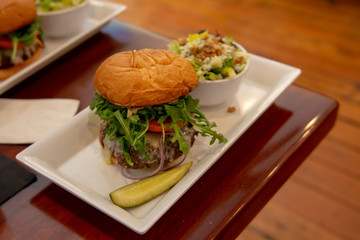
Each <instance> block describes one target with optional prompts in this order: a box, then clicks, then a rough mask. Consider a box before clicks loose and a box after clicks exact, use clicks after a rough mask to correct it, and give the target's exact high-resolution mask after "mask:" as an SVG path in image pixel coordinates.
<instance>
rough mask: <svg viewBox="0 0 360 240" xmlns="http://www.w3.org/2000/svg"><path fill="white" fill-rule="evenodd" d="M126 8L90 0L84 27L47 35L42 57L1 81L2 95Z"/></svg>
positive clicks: (121, 5) (92, 33) (86, 37)
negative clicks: (62, 34) (57, 35)
mask: <svg viewBox="0 0 360 240" xmlns="http://www.w3.org/2000/svg"><path fill="white" fill-rule="evenodd" d="M125 9H126V6H125V5H123V4H117V3H111V2H105V1H98V0H90V11H89V17H88V18H87V19H86V22H85V24H84V26H83V28H82V29H81V30H80V31H79V32H78V33H76V34H75V35H72V36H69V37H65V38H46V37H45V39H44V42H45V47H44V48H43V49H42V55H41V57H40V58H39V59H38V60H37V61H35V62H33V63H32V64H30V65H29V66H27V67H25V68H24V69H22V70H21V71H19V72H17V73H16V74H14V75H12V76H11V77H9V78H7V79H5V80H3V81H0V95H1V94H3V93H4V92H6V91H7V90H9V89H10V88H12V87H14V86H16V85H17V84H19V83H20V82H22V81H24V80H25V79H26V78H27V77H29V76H31V75H32V74H34V73H36V72H37V71H39V70H40V69H42V68H44V67H45V66H47V65H48V64H50V63H51V62H53V61H54V60H56V59H58V58H59V57H61V56H62V55H64V54H65V53H67V52H69V51H70V50H71V49H73V48H75V47H76V46H78V45H79V44H80V43H82V42H84V41H85V40H86V39H88V38H90V37H92V36H93V35H95V34H96V33H97V32H98V31H99V30H100V29H101V28H102V27H103V26H104V25H105V24H107V23H108V22H109V21H110V20H111V19H113V18H114V17H115V16H117V15H118V14H120V13H121V12H123V11H125ZM45 34H46V33H45Z"/></svg>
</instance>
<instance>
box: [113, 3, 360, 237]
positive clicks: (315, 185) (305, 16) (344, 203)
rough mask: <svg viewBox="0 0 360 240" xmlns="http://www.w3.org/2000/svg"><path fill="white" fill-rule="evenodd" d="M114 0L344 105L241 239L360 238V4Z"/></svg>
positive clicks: (140, 21) (132, 13) (136, 20)
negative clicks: (220, 41)
mask: <svg viewBox="0 0 360 240" xmlns="http://www.w3.org/2000/svg"><path fill="white" fill-rule="evenodd" d="M113 1H117V2H121V3H124V4H126V5H127V6H128V9H127V10H126V12H124V13H123V14H121V15H120V16H119V17H118V19H120V20H123V21H127V22H130V23H133V24H136V25H138V26H141V27H144V28H147V29H149V30H151V31H154V32H157V33H160V34H163V35H167V36H169V37H173V38H177V37H181V36H186V35H187V34H188V33H191V32H196V31H198V30H199V29H208V30H210V31H216V30H217V31H218V32H220V33H222V34H223V35H226V36H232V37H234V39H235V40H236V41H238V42H239V43H241V44H242V45H243V46H244V47H245V48H246V49H247V50H248V51H249V52H251V53H254V54H257V55H261V56H264V57H267V58H271V59H274V60H277V61H281V62H284V63H287V64H290V65H293V66H296V67H299V68H301V69H302V74H301V76H300V77H299V78H298V79H297V80H296V81H295V83H296V84H298V85H301V86H304V87H306V88H309V89H312V90H315V91H317V92H320V93H322V94H325V95H327V96H329V97H332V98H334V99H336V100H337V101H339V103H340V109H339V115H338V121H337V123H336V125H335V127H334V128H333V130H332V131H331V132H330V133H329V135H328V136H327V137H326V138H325V139H324V140H323V141H322V143H321V144H320V145H319V146H318V147H317V148H316V149H315V151H314V152H313V153H312V154H311V155H310V156H309V158H308V159H307V160H306V161H305V162H304V163H303V164H302V165H301V166H300V168H299V169H298V170H297V171H296V172H295V174H294V175H293V176H292V177H291V178H290V179H289V180H288V181H287V182H286V183H285V185H284V186H283V187H282V188H281V189H280V191H279V192H278V193H277V194H276V195H275V196H274V198H273V199H272V200H271V201H270V202H269V203H268V205H267V206H265V208H264V209H263V210H262V211H261V212H260V213H259V214H258V216H257V217H256V218H255V219H254V220H253V221H252V222H251V224H250V225H249V226H248V227H247V228H246V229H245V231H244V232H243V233H242V234H241V235H240V236H239V237H238V240H247V239H255V240H257V239H259V240H260V239H264V240H265V239H266V240H269V239H301V240H306V239H341V240H343V239H344V240H345V239H354V240H355V239H360V1H357V0H353V1H350V0H333V1H330V0H328V1H326V0H302V1H294V0H274V1H272V0H267V1H266V0H263V1H261V0H242V1H240V0H239V1H236V0H223V1H220V0H206V1H203V0H199V1H193V0H191V1H190V0H185V1H170V0H169V1H165V0H153V1H140V0H128V1H126V0H113Z"/></svg>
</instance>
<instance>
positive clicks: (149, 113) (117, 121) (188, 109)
mask: <svg viewBox="0 0 360 240" xmlns="http://www.w3.org/2000/svg"><path fill="white" fill-rule="evenodd" d="M95 95H96V97H95V98H93V100H92V104H90V109H91V110H94V109H96V111H95V114H97V115H98V116H99V117H100V119H101V120H104V121H105V122H107V126H106V128H105V132H106V134H107V135H108V136H109V138H110V139H112V140H118V141H119V142H120V144H121V147H122V149H123V152H124V156H125V158H126V161H127V163H128V164H129V165H133V162H132V161H131V159H130V154H129V147H130V146H132V147H133V148H134V149H135V150H138V151H139V152H140V154H145V155H146V157H147V159H149V154H148V153H147V151H146V139H145V133H146V131H147V130H148V127H149V121H150V120H153V119H156V120H157V122H158V123H159V124H161V126H162V128H163V129H164V121H165V120H167V119H168V120H171V125H170V127H171V128H173V129H174V132H175V134H174V136H173V138H172V139H171V141H172V142H175V141H177V142H178V143H179V146H180V151H181V152H182V153H183V154H184V155H187V154H188V151H189V146H188V144H187V143H186V142H185V140H184V138H183V137H182V135H181V130H180V127H179V125H178V124H177V122H179V121H182V122H183V123H187V122H188V123H190V124H192V125H193V126H195V127H196V128H197V129H198V131H199V134H200V135H201V136H204V137H206V136H210V137H211V140H210V144H213V143H214V142H215V141H216V140H218V141H219V143H225V142H227V139H226V138H225V137H224V136H223V135H222V134H219V133H217V132H216V131H215V130H213V129H212V128H214V127H216V124H215V123H213V122H209V121H208V120H207V119H206V117H205V116H204V114H203V113H202V112H201V111H200V108H199V105H198V104H199V100H198V99H193V98H192V97H191V96H187V97H184V98H180V99H178V100H177V101H174V102H171V103H167V104H162V105H155V106H151V107H143V108H141V109H140V110H138V111H137V112H136V113H133V114H132V115H131V116H128V108H126V107H120V106H117V105H114V104H112V103H110V102H109V101H107V100H106V99H105V98H103V97H101V96H100V95H99V94H97V93H95ZM163 134H164V131H163Z"/></svg>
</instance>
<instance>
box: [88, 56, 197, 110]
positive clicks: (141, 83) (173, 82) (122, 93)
mask: <svg viewBox="0 0 360 240" xmlns="http://www.w3.org/2000/svg"><path fill="white" fill-rule="evenodd" d="M197 84H198V78H197V76H196V73H195V71H194V69H193V67H192V66H191V64H190V62H189V61H188V60H186V59H185V58H184V57H181V56H180V55H178V54H176V53H173V52H169V51H166V50H154V49H142V50H138V51H128V52H121V53H117V54H114V55H112V56H110V57H109V58H107V59H106V60H105V61H104V62H103V63H102V64H101V65H100V67H99V68H98V69H97V71H96V73H95V79H94V87H95V90H96V92H97V93H98V94H100V95H101V96H102V97H104V98H105V99H107V100H108V101H109V102H111V103H113V104H115V105H119V106H123V107H146V106H152V105H159V104H164V103H169V102H172V101H174V100H176V99H178V98H180V97H184V96H187V95H188V94H189V92H190V91H191V90H192V89H194V88H195V87H196V86H197Z"/></svg>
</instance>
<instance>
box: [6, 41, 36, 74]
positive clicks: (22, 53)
mask: <svg viewBox="0 0 360 240" xmlns="http://www.w3.org/2000/svg"><path fill="white" fill-rule="evenodd" d="M36 47H37V44H36V43H34V44H32V45H30V46H28V47H25V48H18V49H17V50H16V56H15V58H14V59H12V58H11V55H12V51H13V50H12V49H9V48H0V69H5V68H10V67H12V66H15V65H18V64H20V63H22V62H24V61H25V60H27V59H29V58H30V57H31V56H33V55H34V53H35V51H36Z"/></svg>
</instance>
